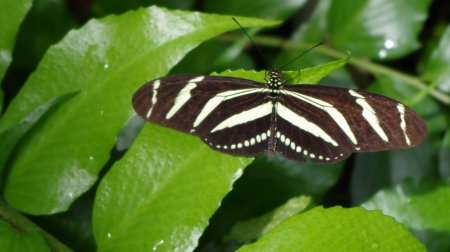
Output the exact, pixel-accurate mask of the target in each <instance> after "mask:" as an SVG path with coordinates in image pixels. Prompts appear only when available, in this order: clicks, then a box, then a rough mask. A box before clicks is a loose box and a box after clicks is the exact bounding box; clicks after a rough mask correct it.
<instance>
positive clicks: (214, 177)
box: [93, 124, 252, 251]
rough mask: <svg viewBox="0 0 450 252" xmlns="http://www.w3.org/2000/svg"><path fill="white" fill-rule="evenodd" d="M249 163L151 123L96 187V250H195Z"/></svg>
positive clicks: (186, 135)
mask: <svg viewBox="0 0 450 252" xmlns="http://www.w3.org/2000/svg"><path fill="white" fill-rule="evenodd" d="M251 160H252V159H251V158H242V157H234V156H231V155H226V154H222V153H219V152H216V151H213V150H211V149H210V148H209V147H208V146H206V145H205V144H204V143H203V142H202V141H201V140H200V139H198V138H197V137H194V136H190V135H188V134H184V133H180V132H177V131H174V130H168V129H167V128H164V127H161V126H158V125H154V124H147V125H146V126H145V127H144V129H143V130H142V132H141V134H140V135H139V137H138V138H137V140H136V141H135V143H134V144H133V145H132V147H131V148H130V150H129V151H128V152H127V153H126V154H125V156H124V157H123V159H122V160H121V161H119V162H117V163H116V164H115V165H114V166H113V167H112V169H111V171H110V172H109V173H108V174H107V176H106V177H105V178H104V179H103V180H102V182H101V184H100V186H99V188H98V191H97V197H96V200H95V206H94V214H93V223H94V234H95V237H96V240H97V244H98V251H125V250H129V251H145V250H163V251H192V250H193V249H194V248H195V247H196V246H197V241H198V239H199V238H200V236H201V235H202V233H203V230H204V229H205V227H206V226H207V225H208V220H209V218H210V217H211V215H212V214H213V213H214V211H215V210H216V209H217V208H218V207H219V205H220V202H221V200H222V198H223V197H224V196H225V194H226V193H227V192H228V191H229V190H231V186H232V184H233V182H234V181H235V180H236V179H237V178H239V177H240V176H241V174H242V169H243V168H244V167H245V166H247V165H248V164H249V163H250V162H251Z"/></svg>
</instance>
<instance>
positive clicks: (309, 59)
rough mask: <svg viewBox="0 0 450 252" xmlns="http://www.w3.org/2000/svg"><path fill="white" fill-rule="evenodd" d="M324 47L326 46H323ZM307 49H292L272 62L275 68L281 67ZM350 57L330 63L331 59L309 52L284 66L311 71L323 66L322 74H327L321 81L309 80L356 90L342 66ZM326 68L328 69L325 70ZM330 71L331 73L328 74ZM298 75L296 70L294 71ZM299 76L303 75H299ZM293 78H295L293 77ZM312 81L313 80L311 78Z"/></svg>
mask: <svg viewBox="0 0 450 252" xmlns="http://www.w3.org/2000/svg"><path fill="white" fill-rule="evenodd" d="M323 46H326V45H323ZM307 49H309V48H300V49H294V50H289V51H283V52H281V53H280V54H279V55H278V57H277V59H276V60H275V62H274V65H275V66H283V65H285V64H286V63H287V62H290V61H291V60H292V59H293V58H295V57H296V56H298V55H300V54H302V53H304V52H305V51H306V50H307ZM349 58H350V56H349V57H347V58H345V59H341V60H338V61H334V62H330V61H332V60H333V58H330V57H328V56H325V55H323V54H321V53H319V52H317V51H315V50H311V51H309V52H308V53H306V54H304V55H302V57H300V58H299V59H297V60H295V61H293V62H292V63H290V64H289V65H287V66H286V68H287V69H293V70H297V69H303V68H310V69H312V70H314V69H315V67H312V68H311V66H316V67H321V65H324V67H325V69H324V70H327V71H325V72H324V74H328V75H326V76H323V77H322V78H323V79H321V80H311V81H316V83H317V84H319V85H327V86H337V87H345V88H357V87H356V85H355V84H354V83H353V80H352V78H351V76H350V74H349V73H348V72H347V70H346V69H345V68H343V66H344V65H345V63H347V62H348V60H349ZM327 67H330V68H329V69H327ZM330 71H332V72H331V73H330ZM295 72H296V73H297V74H298V70H297V71H295ZM301 75H304V73H301V74H300V75H299V77H300V76H301ZM294 77H295V76H294ZM313 79H314V78H313ZM292 83H314V82H292Z"/></svg>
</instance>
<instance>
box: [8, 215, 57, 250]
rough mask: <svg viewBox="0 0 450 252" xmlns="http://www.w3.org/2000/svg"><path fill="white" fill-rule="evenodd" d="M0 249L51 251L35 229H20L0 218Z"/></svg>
mask: <svg viewBox="0 0 450 252" xmlns="http://www.w3.org/2000/svg"><path fill="white" fill-rule="evenodd" d="M0 251H14V252H22V251H23V252H29V251H36V252H41V251H42V252H44V251H51V250H50V248H49V247H48V245H47V243H46V242H45V239H44V238H43V237H42V236H41V234H39V232H37V231H31V232H27V231H21V230H18V229H16V228H14V227H13V226H12V225H11V224H9V223H8V222H6V221H4V220H0Z"/></svg>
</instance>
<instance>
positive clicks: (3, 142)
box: [0, 91, 78, 173]
mask: <svg viewBox="0 0 450 252" xmlns="http://www.w3.org/2000/svg"><path fill="white" fill-rule="evenodd" d="M77 93H78V91H75V92H72V93H69V94H64V95H61V96H58V97H55V98H53V99H50V100H49V101H48V102H46V103H44V104H42V105H41V106H39V107H37V108H36V109H35V110H34V111H33V112H31V113H30V114H29V115H28V116H26V117H25V118H23V119H22V120H21V121H20V122H19V123H17V124H16V125H14V126H13V127H11V128H9V129H7V130H5V131H2V132H1V133H0V149H1V150H2V151H1V152H0V173H1V172H2V171H3V167H4V165H5V163H6V161H7V160H8V157H9V155H10V153H11V152H12V151H13V149H14V147H15V146H16V144H17V143H18V142H19V140H20V139H21V138H22V136H23V135H25V133H27V132H28V130H30V128H32V127H33V126H34V125H35V124H36V123H37V121H38V120H39V119H41V118H42V117H43V116H44V115H45V114H46V113H48V112H49V111H50V110H52V109H55V108H56V106H58V105H60V104H61V103H63V102H66V101H67V100H69V99H70V98H72V97H73V96H75V95H76V94H77Z"/></svg>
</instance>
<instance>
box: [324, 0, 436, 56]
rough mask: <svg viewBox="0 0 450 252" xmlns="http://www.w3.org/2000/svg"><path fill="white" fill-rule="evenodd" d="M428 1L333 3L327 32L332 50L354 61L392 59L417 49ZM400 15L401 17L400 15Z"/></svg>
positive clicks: (344, 1) (425, 17)
mask: <svg viewBox="0 0 450 252" xmlns="http://www.w3.org/2000/svg"><path fill="white" fill-rule="evenodd" d="M430 3H431V1H430V0H396V1H391V0H361V1H346V0H333V1H332V3H331V6H330V10H329V12H328V20H327V25H328V30H329V31H330V35H331V41H332V43H333V45H334V46H336V47H337V48H339V49H341V50H344V51H345V50H349V51H351V52H352V54H353V55H355V56H357V57H361V56H363V57H369V58H372V59H395V58H399V57H402V56H405V55H407V54H409V53H411V52H413V51H415V50H417V49H418V48H419V47H420V43H419V41H418V34H419V32H420V31H421V30H422V27H423V25H424V22H425V20H426V19H427V15H428V14H427V11H428V8H429V5H430ZM400 13H401V15H399V14H400Z"/></svg>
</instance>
